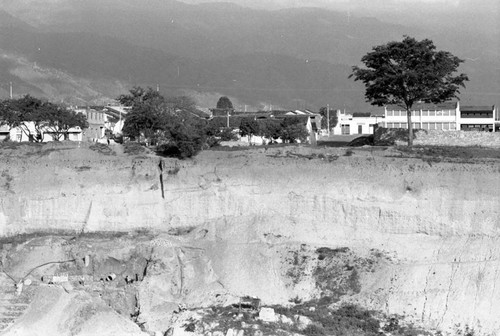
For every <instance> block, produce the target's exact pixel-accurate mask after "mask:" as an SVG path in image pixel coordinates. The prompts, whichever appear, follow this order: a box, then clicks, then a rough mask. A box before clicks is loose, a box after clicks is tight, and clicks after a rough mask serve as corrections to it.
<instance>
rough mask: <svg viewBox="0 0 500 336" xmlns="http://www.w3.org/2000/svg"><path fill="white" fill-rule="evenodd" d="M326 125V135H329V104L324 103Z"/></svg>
mask: <svg viewBox="0 0 500 336" xmlns="http://www.w3.org/2000/svg"><path fill="white" fill-rule="evenodd" d="M326 127H327V129H328V136H330V104H326Z"/></svg>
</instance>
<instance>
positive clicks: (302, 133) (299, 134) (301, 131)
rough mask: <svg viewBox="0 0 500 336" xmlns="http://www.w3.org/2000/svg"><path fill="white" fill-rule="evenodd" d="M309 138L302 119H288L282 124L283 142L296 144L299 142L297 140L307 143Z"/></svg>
mask: <svg viewBox="0 0 500 336" xmlns="http://www.w3.org/2000/svg"><path fill="white" fill-rule="evenodd" d="M308 136H309V132H308V131H307V128H306V126H305V124H304V122H303V121H302V119H301V118H298V117H286V118H285V119H283V121H282V122H281V135H280V137H281V139H282V140H283V142H290V143H294V142H297V140H300V141H301V142H305V141H306V140H307V137H308Z"/></svg>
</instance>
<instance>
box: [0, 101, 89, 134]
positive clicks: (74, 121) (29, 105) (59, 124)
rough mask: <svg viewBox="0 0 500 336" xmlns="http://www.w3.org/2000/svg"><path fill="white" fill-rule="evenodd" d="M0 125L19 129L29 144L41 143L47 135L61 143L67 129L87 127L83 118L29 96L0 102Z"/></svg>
mask: <svg viewBox="0 0 500 336" xmlns="http://www.w3.org/2000/svg"><path fill="white" fill-rule="evenodd" d="M0 124H4V125H9V126H10V127H19V128H20V129H21V130H22V132H23V133H24V134H26V135H27V136H28V139H30V141H33V142H42V141H43V137H44V133H47V132H50V133H52V135H53V139H54V140H61V136H63V135H64V134H66V133H67V132H68V131H69V129H70V128H73V127H80V128H81V129H84V128H87V127H88V123H87V118H86V117H85V115H83V114H78V113H76V112H74V111H70V110H68V109H67V108H66V107H64V106H60V105H57V104H54V103H51V102H48V101H44V100H41V99H39V98H35V97H32V96H30V95H26V96H24V97H21V98H18V99H9V100H4V101H2V102H1V103H0ZM30 124H31V125H32V126H33V127H30Z"/></svg>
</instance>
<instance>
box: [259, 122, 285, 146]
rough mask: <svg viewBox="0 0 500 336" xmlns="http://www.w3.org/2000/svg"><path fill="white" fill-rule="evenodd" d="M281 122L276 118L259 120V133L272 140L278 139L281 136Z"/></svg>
mask: <svg viewBox="0 0 500 336" xmlns="http://www.w3.org/2000/svg"><path fill="white" fill-rule="evenodd" d="M281 129H282V126H281V122H280V120H276V119H263V120H259V135H262V136H264V137H266V138H268V139H270V140H271V142H274V141H276V140H277V139H278V138H279V137H280V136H281Z"/></svg>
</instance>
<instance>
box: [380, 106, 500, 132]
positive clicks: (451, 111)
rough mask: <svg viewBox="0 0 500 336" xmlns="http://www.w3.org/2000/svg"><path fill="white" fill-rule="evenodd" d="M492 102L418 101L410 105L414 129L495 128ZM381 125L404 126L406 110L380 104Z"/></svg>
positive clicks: (494, 109)
mask: <svg viewBox="0 0 500 336" xmlns="http://www.w3.org/2000/svg"><path fill="white" fill-rule="evenodd" d="M497 112H498V111H497V109H496V108H495V106H462V107H461V106H460V103H459V102H449V103H442V104H424V103H419V104H416V105H415V106H413V108H412V117H411V120H412V124H413V128H414V129H425V130H463V131H471V130H476V131H487V132H494V131H495V118H496V114H497ZM384 116H385V118H384V121H383V126H384V127H386V128H408V120H407V115H406V110H405V109H403V108H402V107H400V106H396V105H389V106H386V107H385V108H384Z"/></svg>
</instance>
